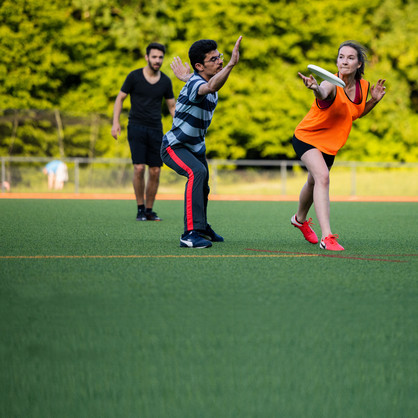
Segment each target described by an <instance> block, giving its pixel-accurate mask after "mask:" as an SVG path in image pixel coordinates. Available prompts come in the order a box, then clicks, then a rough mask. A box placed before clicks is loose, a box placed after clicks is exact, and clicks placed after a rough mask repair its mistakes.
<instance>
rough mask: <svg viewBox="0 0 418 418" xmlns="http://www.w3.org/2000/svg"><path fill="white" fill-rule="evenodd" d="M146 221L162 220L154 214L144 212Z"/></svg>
mask: <svg viewBox="0 0 418 418" xmlns="http://www.w3.org/2000/svg"><path fill="white" fill-rule="evenodd" d="M145 216H146V217H147V221H162V219H161V218H160V217H159V216H158V215H157V214H156V213H155V212H145Z"/></svg>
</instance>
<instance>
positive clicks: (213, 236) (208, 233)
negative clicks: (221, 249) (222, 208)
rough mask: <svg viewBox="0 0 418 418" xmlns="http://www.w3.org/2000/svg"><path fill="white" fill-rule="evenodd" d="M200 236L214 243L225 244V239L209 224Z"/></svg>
mask: <svg viewBox="0 0 418 418" xmlns="http://www.w3.org/2000/svg"><path fill="white" fill-rule="evenodd" d="M199 234H200V236H201V237H203V238H205V239H208V240H209V241H212V242H223V241H224V238H223V237H221V236H220V235H219V234H217V233H216V232H215V231H214V230H213V229H212V228H211V226H210V225H209V224H207V226H206V230H205V231H204V232H199Z"/></svg>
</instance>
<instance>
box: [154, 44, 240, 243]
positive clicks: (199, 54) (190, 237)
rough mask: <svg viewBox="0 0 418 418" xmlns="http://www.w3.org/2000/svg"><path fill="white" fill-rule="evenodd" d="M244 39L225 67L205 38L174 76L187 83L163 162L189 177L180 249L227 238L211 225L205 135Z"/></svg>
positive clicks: (176, 64) (163, 148)
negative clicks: (219, 94)
mask: <svg viewBox="0 0 418 418" xmlns="http://www.w3.org/2000/svg"><path fill="white" fill-rule="evenodd" d="M241 39H242V37H241V36H240V37H239V38H238V40H237V42H236V44H235V46H234V49H233V51H232V55H231V59H230V61H229V62H228V64H227V65H226V66H225V67H223V54H220V53H219V51H218V49H217V48H218V46H217V43H216V42H215V41H213V40H209V39H202V40H200V41H197V42H195V43H194V44H193V45H192V46H191V47H190V49H189V59H190V64H191V66H192V69H193V71H194V72H193V73H191V74H190V67H189V65H188V64H185V65H183V64H182V62H181V60H180V58H178V57H177V58H176V59H175V60H174V61H173V64H172V65H171V68H172V69H173V72H174V74H175V75H176V77H177V78H179V79H180V80H182V81H186V84H185V86H184V87H183V89H182V90H181V92H180V95H179V98H178V100H177V103H176V110H175V115H174V119H173V126H172V128H171V130H170V131H168V132H167V133H166V134H165V135H164V138H163V142H162V146H161V158H162V160H163V162H164V163H165V164H166V165H167V166H168V167H170V168H172V169H173V170H174V171H176V172H177V173H178V174H180V175H182V176H185V177H186V178H187V182H186V189H185V195H184V233H183V235H182V236H181V238H180V247H188V248H206V247H211V246H212V241H214V242H220V241H223V240H224V239H223V238H222V237H221V236H220V235H218V234H216V233H215V231H214V230H213V229H212V228H211V226H210V225H209V224H208V222H207V204H208V196H209V170H208V164H207V161H206V146H205V135H206V132H207V130H208V128H209V125H210V123H211V121H212V117H213V113H214V111H215V108H216V105H217V103H218V90H219V89H220V88H221V87H222V86H223V85H224V84H225V82H226V81H227V79H228V77H229V75H230V73H231V71H232V69H233V68H234V66H235V65H236V64H238V61H239V46H240V43H241Z"/></svg>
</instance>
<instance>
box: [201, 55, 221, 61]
mask: <svg viewBox="0 0 418 418" xmlns="http://www.w3.org/2000/svg"><path fill="white" fill-rule="evenodd" d="M223 59H224V54H219V55H218V56H217V57H212V58H209V59H208V60H207V61H203V62H208V61H209V62H217V61H223Z"/></svg>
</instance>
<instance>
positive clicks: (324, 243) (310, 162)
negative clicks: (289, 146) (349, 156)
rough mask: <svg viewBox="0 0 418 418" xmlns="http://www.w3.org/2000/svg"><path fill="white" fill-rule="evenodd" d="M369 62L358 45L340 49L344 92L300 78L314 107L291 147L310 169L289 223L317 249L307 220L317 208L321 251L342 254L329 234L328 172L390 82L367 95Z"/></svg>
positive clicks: (310, 79)
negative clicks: (356, 125) (355, 125)
mask: <svg viewBox="0 0 418 418" xmlns="http://www.w3.org/2000/svg"><path fill="white" fill-rule="evenodd" d="M366 58H367V57H366V52H365V49H364V48H363V47H362V46H361V45H359V44H357V43H356V42H353V41H347V42H344V43H342V44H341V45H340V47H339V48H338V56H337V68H338V74H337V76H338V77H339V78H341V79H342V80H343V81H344V82H345V87H344V88H343V87H337V86H335V85H334V84H331V83H330V82H328V81H325V80H324V81H323V82H322V83H321V84H318V82H317V81H316V80H315V78H314V77H313V76H312V75H310V76H309V77H305V76H304V75H303V74H301V73H298V74H299V76H300V78H301V79H302V80H303V82H304V84H305V86H306V87H307V88H308V89H310V90H313V93H314V95H315V101H314V103H313V104H312V106H311V109H310V110H309V112H308V113H307V115H306V116H305V118H304V119H303V120H302V121H301V122H300V123H299V125H298V126H297V127H296V130H295V134H294V136H293V147H294V149H295V151H296V154H297V156H298V157H299V158H300V159H301V160H302V162H303V163H304V164H305V166H306V168H307V169H308V179H307V182H306V183H305V185H304V186H303V188H302V190H301V192H300V196H299V206H298V210H297V212H296V214H295V215H294V216H293V217H292V219H291V223H292V225H293V226H295V227H297V228H299V229H300V230H301V231H302V233H303V236H304V237H305V239H306V240H307V241H309V242H310V243H312V244H316V243H318V237H317V236H316V234H315V232H314V231H313V229H312V228H311V225H312V218H309V220H307V216H308V212H309V209H310V207H311V206H312V203H313V204H314V207H315V212H316V216H317V218H318V222H319V225H320V227H321V232H322V237H321V242H320V248H322V249H324V250H332V251H342V250H344V248H343V247H342V246H341V245H340V244H339V243H338V241H337V239H338V238H339V237H338V235H336V234H333V233H332V232H331V227H330V220H329V217H330V200H329V171H330V169H331V166H332V164H333V162H334V158H335V155H336V154H337V152H338V151H339V150H340V149H341V148H342V147H343V146H344V144H345V142H346V141H347V138H348V135H349V133H350V130H351V126H352V123H353V121H354V120H356V119H357V118H360V117H363V116H365V115H367V114H368V113H369V112H370V111H371V110H372V109H373V108H374V107H375V106H376V104H377V103H379V101H380V100H381V99H382V98H383V96H384V95H385V86H384V83H385V81H386V80H382V79H380V80H379V81H378V82H377V83H376V85H373V86H372V87H371V88H370V89H369V87H370V84H369V82H367V81H366V80H364V79H363V78H362V76H363V74H364V65H365V61H366ZM369 93H370V99H369V100H367V96H368V94H369Z"/></svg>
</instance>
